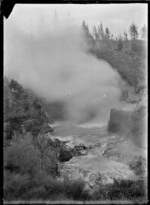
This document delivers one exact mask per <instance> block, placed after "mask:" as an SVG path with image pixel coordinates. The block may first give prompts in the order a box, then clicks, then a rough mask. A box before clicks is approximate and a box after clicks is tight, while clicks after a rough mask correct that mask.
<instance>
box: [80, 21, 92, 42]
mask: <svg viewBox="0 0 150 205" xmlns="http://www.w3.org/2000/svg"><path fill="white" fill-rule="evenodd" d="M82 30H83V32H84V34H85V35H86V37H90V38H91V37H92V35H91V33H90V31H89V27H88V25H87V24H86V23H85V21H84V20H83V22H82Z"/></svg>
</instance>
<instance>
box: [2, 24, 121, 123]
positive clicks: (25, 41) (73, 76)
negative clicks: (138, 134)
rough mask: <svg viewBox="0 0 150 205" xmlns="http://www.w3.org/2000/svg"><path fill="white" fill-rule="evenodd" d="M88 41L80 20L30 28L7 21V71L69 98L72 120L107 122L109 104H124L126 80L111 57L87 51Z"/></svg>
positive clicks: (49, 94) (53, 96)
mask: <svg viewBox="0 0 150 205" xmlns="http://www.w3.org/2000/svg"><path fill="white" fill-rule="evenodd" d="M87 46H88V45H86V41H85V37H84V35H83V33H82V31H81V29H80V28H78V27H76V26H71V25H67V24H64V26H62V25H61V26H59V22H57V27H56V28H53V29H51V30H50V29H47V30H46V29H42V28H41V30H38V31H37V32H36V33H33V34H27V33H25V32H23V31H22V30H20V29H19V28H18V27H17V26H15V25H13V22H11V23H9V24H8V23H7V26H6V28H5V39H4V49H5V50H4V67H5V71H4V72H5V74H6V76H9V77H11V78H13V79H15V80H17V81H18V82H19V83H21V84H22V85H23V86H24V87H27V88H30V89H32V90H33V91H35V92H36V93H37V94H38V95H40V96H41V97H45V98H46V99H47V100H48V101H49V102H55V101H57V102H59V101H60V102H64V103H65V108H66V109H65V115H66V119H67V120H68V121H70V122H73V123H84V122H88V121H97V122H99V123H103V122H107V120H108V118H109V113H110V109H111V108H112V107H113V108H116V107H117V108H118V107H119V108H120V107H121V106H122V105H121V103H120V101H119V98H120V94H121V90H120V87H119V82H120V81H122V80H121V78H120V76H119V74H118V73H117V72H116V71H115V70H114V69H112V68H111V66H110V65H109V64H108V63H107V62H105V61H103V60H98V59H97V58H96V57H94V56H93V55H91V54H89V53H86V49H87Z"/></svg>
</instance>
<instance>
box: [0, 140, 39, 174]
mask: <svg viewBox="0 0 150 205" xmlns="http://www.w3.org/2000/svg"><path fill="white" fill-rule="evenodd" d="M4 160H5V169H7V170H9V171H11V172H18V173H20V174H24V173H29V174H31V175H32V174H34V173H35V172H36V171H37V170H38V169H39V168H40V166H39V162H40V153H39V152H38V150H37V149H35V148H34V146H33V144H32V143H31V141H30V139H29V138H24V139H20V141H18V142H17V141H16V142H13V144H12V145H11V146H9V147H7V148H6V149H5V151H4Z"/></svg>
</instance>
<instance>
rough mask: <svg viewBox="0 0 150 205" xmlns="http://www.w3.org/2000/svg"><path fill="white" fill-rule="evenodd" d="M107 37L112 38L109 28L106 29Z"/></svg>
mask: <svg viewBox="0 0 150 205" xmlns="http://www.w3.org/2000/svg"><path fill="white" fill-rule="evenodd" d="M105 37H106V39H109V38H110V31H109V29H108V28H106V29H105Z"/></svg>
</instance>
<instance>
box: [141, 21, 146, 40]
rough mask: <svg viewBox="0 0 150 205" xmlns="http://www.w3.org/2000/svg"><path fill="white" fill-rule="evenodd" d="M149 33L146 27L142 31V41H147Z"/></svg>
mask: <svg viewBox="0 0 150 205" xmlns="http://www.w3.org/2000/svg"><path fill="white" fill-rule="evenodd" d="M146 35H147V31H146V26H145V25H144V26H143V27H142V29H141V37H142V39H144V40H146V37H147V36H146Z"/></svg>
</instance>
